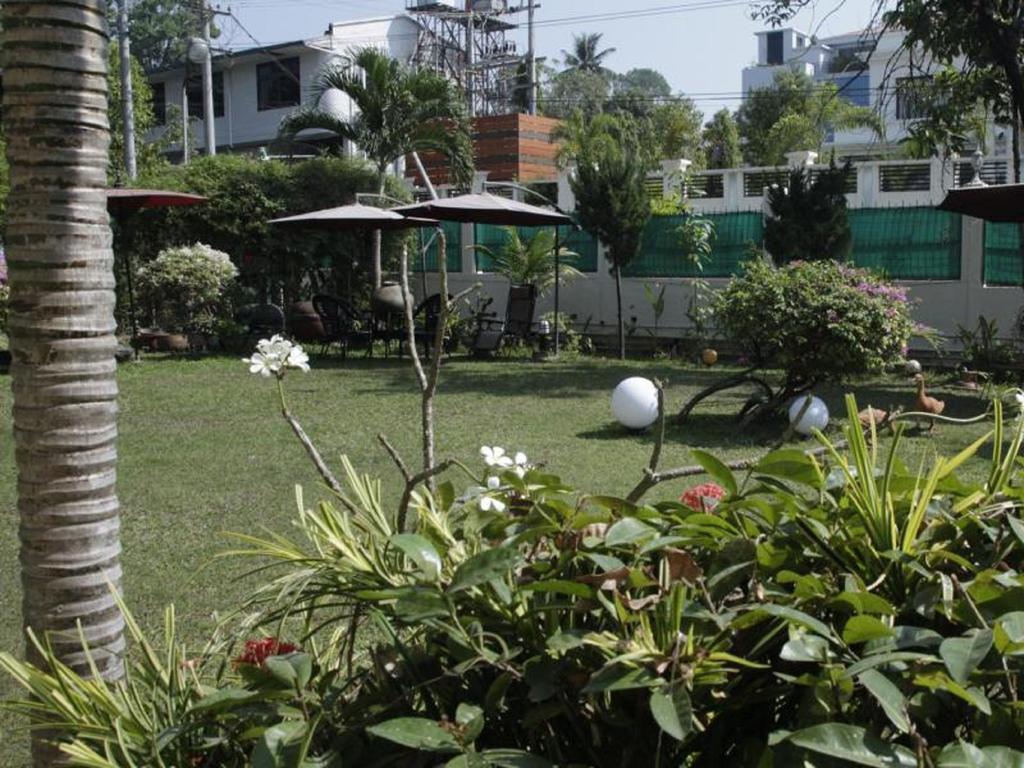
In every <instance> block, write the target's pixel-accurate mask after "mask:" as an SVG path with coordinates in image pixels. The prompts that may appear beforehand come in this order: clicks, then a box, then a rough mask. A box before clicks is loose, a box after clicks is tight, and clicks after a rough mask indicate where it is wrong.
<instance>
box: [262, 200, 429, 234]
mask: <svg viewBox="0 0 1024 768" xmlns="http://www.w3.org/2000/svg"><path fill="white" fill-rule="evenodd" d="M268 223H269V224H276V225H280V226H289V227H310V228H316V229H331V230H339V231H346V230H355V229H387V230H391V229H409V228H411V227H436V226H437V221H435V220H433V219H420V218H410V217H407V216H402V215H400V214H397V213H395V212H394V211H389V210H387V209H386V208H375V207H373V206H372V205H362V204H360V203H355V204H353V205H343V206H341V207H339V208H324V209H323V210H319V211H310V212H309V213H300V214H299V215H298V216H286V217H284V218H282V219H272V220H271V221H269V222H268Z"/></svg>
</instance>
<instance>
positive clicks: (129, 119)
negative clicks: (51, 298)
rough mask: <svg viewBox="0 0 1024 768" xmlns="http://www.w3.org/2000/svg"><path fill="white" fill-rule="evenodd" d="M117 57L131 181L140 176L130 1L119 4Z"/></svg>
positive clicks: (125, 158)
mask: <svg viewBox="0 0 1024 768" xmlns="http://www.w3.org/2000/svg"><path fill="white" fill-rule="evenodd" d="M117 55H118V58H119V59H120V60H121V122H122V123H123V124H124V126H123V129H124V167H125V171H126V172H127V173H128V178H129V180H131V179H134V178H135V177H136V176H137V175H138V165H137V163H136V160H135V103H134V97H133V94H132V54H131V41H130V40H129V39H128V0H118V3H117Z"/></svg>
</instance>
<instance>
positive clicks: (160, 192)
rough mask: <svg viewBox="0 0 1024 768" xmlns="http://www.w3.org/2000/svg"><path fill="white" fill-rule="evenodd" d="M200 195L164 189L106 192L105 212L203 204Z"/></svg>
mask: <svg viewBox="0 0 1024 768" xmlns="http://www.w3.org/2000/svg"><path fill="white" fill-rule="evenodd" d="M205 202H206V198H205V197H203V196H202V195H190V194H187V193H185V192H172V191H170V190H166V189H122V188H120V187H115V188H113V189H108V190H107V210H108V211H110V212H111V213H120V212H122V211H137V210H139V209H140V208H170V207H174V206H179V205H199V204H200V203H205Z"/></svg>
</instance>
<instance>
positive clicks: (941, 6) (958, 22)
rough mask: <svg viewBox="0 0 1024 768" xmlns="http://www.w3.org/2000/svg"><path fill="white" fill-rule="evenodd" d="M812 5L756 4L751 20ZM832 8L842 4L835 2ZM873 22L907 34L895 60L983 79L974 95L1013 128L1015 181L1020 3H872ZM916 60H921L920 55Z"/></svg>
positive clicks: (1022, 99) (1021, 93)
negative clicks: (925, 61) (909, 55)
mask: <svg viewBox="0 0 1024 768" xmlns="http://www.w3.org/2000/svg"><path fill="white" fill-rule="evenodd" d="M810 3H811V0H759V2H758V3H757V4H756V8H755V13H754V15H755V17H756V18H761V19H763V20H765V21H767V22H769V23H770V24H773V25H776V26H777V25H780V24H783V23H785V22H786V21H788V20H789V19H790V18H792V16H793V15H794V14H795V13H797V12H798V11H799V10H800V9H801V8H803V7H805V6H807V5H808V4H810ZM836 4H837V5H838V4H840V3H839V0H836ZM872 8H873V12H874V16H875V18H876V19H880V20H881V22H882V25H883V26H884V28H886V29H903V30H905V31H906V35H905V38H904V42H903V46H902V48H901V50H899V51H897V52H896V54H895V55H897V56H899V55H902V54H903V53H904V52H905V51H908V50H915V51H916V52H917V53H918V54H924V55H925V56H927V57H931V58H932V59H934V60H936V61H939V62H945V63H952V62H955V61H960V62H962V63H961V64H960V71H961V72H962V73H963V74H964V75H968V76H977V75H978V74H984V75H985V77H986V78H987V79H988V80H989V84H988V86H987V88H986V91H978V92H977V93H978V96H979V97H982V98H985V99H986V101H987V102H988V105H989V106H991V107H992V108H993V109H994V111H995V112H996V114H1003V115H1005V116H1006V117H1007V118H1008V122H1009V123H1010V124H1011V126H1012V136H1013V158H1014V176H1015V178H1016V179H1020V178H1021V176H1020V173H1021V152H1020V132H1019V130H1018V126H1019V125H1020V124H1021V123H1024V3H1022V2H1020V0H890V1H889V2H886V1H885V0H872ZM918 58H920V55H918Z"/></svg>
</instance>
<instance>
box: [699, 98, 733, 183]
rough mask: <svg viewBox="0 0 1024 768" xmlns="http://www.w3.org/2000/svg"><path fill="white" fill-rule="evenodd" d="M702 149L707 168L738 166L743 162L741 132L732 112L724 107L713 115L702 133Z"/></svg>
mask: <svg viewBox="0 0 1024 768" xmlns="http://www.w3.org/2000/svg"><path fill="white" fill-rule="evenodd" d="M701 149H702V150H703V154H704V162H705V164H706V167H707V168H738V167H739V166H740V163H742V162H743V154H742V153H741V152H740V132H739V128H738V127H737V126H736V120H735V119H734V118H733V116H732V112H730V111H729V110H728V109H725V108H722V109H720V110H718V111H717V112H715V114H714V115H712V117H711V120H710V121H709V122H708V124H707V125H705V126H704V131H703V133H702V134H701Z"/></svg>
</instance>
